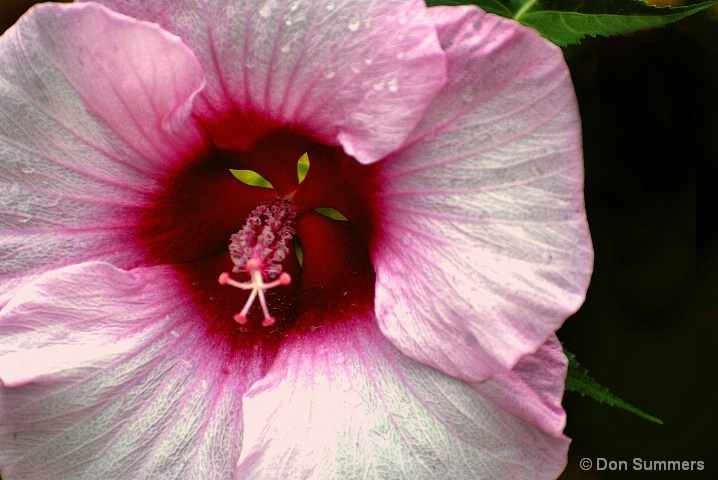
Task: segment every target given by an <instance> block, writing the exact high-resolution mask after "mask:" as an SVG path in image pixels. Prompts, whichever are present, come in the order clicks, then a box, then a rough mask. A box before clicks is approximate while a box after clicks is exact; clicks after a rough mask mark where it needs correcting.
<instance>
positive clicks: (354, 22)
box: [347, 15, 359, 32]
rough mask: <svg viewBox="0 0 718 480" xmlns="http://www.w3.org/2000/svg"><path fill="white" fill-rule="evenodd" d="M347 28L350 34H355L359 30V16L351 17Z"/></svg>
mask: <svg viewBox="0 0 718 480" xmlns="http://www.w3.org/2000/svg"><path fill="white" fill-rule="evenodd" d="M347 28H349V30H351V31H352V32H356V31H357V30H358V29H359V16H358V15H353V16H352V18H350V19H349V23H348V24H347Z"/></svg>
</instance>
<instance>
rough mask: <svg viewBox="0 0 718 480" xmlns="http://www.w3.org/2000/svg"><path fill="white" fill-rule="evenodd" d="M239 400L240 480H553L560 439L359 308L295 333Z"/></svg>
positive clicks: (562, 450)
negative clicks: (427, 359)
mask: <svg viewBox="0 0 718 480" xmlns="http://www.w3.org/2000/svg"><path fill="white" fill-rule="evenodd" d="M364 315H366V316H367V317H372V316H373V315H371V313H370V312H368V313H365V314H364ZM553 381H554V383H555V384H561V383H562V381H563V377H561V376H559V377H555V378H553ZM243 404H244V409H245V412H246V416H245V427H244V434H243V436H244V448H243V450H242V454H241V456H240V460H239V464H238V466H237V470H236V477H235V478H237V479H242V480H245V479H264V478H267V472H271V477H272V478H292V479H314V478H327V479H329V478H362V479H385V478H421V479H429V478H431V479H446V478H451V479H456V480H461V479H466V480H475V479H479V478H480V479H487V480H488V479H497V480H499V479H500V480H511V479H522V480H523V479H527V478H531V479H533V480H540V479H554V478H556V477H557V476H558V474H559V473H560V472H561V471H562V470H563V468H564V466H565V463H566V453H567V450H568V444H569V440H568V439H567V438H566V437H564V436H563V435H560V434H558V435H555V436H554V435H548V434H546V433H544V432H542V431H541V430H540V429H537V428H535V427H534V426H532V425H531V423H527V422H525V421H523V420H522V419H520V418H518V417H515V416H513V415H512V414H511V413H509V412H507V411H506V410H504V409H503V408H502V405H501V404H497V403H495V402H493V401H492V400H490V399H488V398H486V397H484V396H482V395H481V394H478V393H477V392H476V391H475V390H472V388H471V386H470V385H467V384H465V383H464V382H462V381H460V380H457V379H454V378H451V377H449V376H447V375H444V374H442V373H441V372H438V371H436V370H434V369H433V368H430V367H427V366H425V365H422V364H420V363H418V362H416V361H414V360H412V359H410V358H408V357H406V356H404V355H403V354H401V353H400V352H399V351H398V350H396V348H394V347H393V346H392V345H391V344H390V343H389V342H388V341H387V340H386V339H385V338H384V337H383V335H382V334H381V332H380V331H379V330H378V328H377V327H376V324H375V323H374V321H373V319H371V318H362V314H360V313H357V316H355V317H354V318H353V320H352V321H349V322H347V323H345V324H342V325H336V324H334V325H327V326H325V327H324V328H322V329H320V330H317V331H316V332H314V333H307V334H304V335H298V336H293V337H292V338H291V339H290V341H289V342H287V343H286V344H285V346H284V347H283V348H282V350H281V352H280V353H279V355H278V357H277V361H276V363H275V364H274V365H273V367H272V369H271V370H270V371H269V373H268V374H267V376H266V377H264V378H263V379H262V380H260V381H259V382H258V383H256V384H255V385H254V386H253V387H252V388H251V389H250V390H249V391H248V392H247V394H246V395H245V397H244V402H243Z"/></svg>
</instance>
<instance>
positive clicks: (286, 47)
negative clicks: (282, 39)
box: [281, 44, 289, 53]
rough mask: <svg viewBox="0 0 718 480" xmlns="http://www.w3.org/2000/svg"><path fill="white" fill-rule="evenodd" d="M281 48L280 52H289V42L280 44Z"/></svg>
mask: <svg viewBox="0 0 718 480" xmlns="http://www.w3.org/2000/svg"><path fill="white" fill-rule="evenodd" d="M281 50H282V53H287V52H289V44H286V45H282V48H281Z"/></svg>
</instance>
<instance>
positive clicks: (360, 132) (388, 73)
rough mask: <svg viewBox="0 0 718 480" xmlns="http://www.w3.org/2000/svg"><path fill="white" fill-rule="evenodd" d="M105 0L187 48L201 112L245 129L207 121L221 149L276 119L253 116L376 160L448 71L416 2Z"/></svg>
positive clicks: (245, 140)
mask: <svg viewBox="0 0 718 480" xmlns="http://www.w3.org/2000/svg"><path fill="white" fill-rule="evenodd" d="M101 3H103V4H105V5H107V6H109V7H111V8H113V9H116V10H117V11H119V12H123V13H126V14H128V15H132V16H135V17H137V18H142V19H146V20H150V21H155V22H158V23H159V24H160V25H162V26H163V27H164V28H166V29H167V30H169V31H171V32H173V33H175V34H177V35H179V36H180V37H182V39H183V41H184V42H185V43H187V44H188V45H189V46H190V47H191V48H192V49H193V50H194V51H195V53H196V54H197V57H198V58H199V59H200V62H202V66H203V68H204V70H205V71H206V72H207V75H208V79H207V88H206V89H205V91H204V92H203V93H202V97H201V102H199V103H198V106H197V109H196V113H197V115H198V116H199V117H201V118H202V119H204V120H205V121H208V123H210V124H211V123H212V122H215V121H216V120H217V118H218V116H219V117H223V116H224V117H225V118H222V120H221V122H218V123H219V124H220V125H221V124H222V123H226V122H227V121H228V120H227V118H226V117H229V119H230V120H229V121H233V122H236V126H237V128H236V130H238V131H239V130H241V132H239V135H238V134H234V135H231V136H229V135H224V134H223V133H222V132H221V131H213V130H212V128H210V132H211V134H212V137H213V140H214V141H215V142H216V143H217V144H218V145H219V146H220V147H225V148H229V147H242V148H246V147H247V145H250V144H252V143H253V142H254V141H256V140H257V139H259V138H261V137H262V136H263V135H264V134H266V133H267V131H268V129H271V128H272V127H273V126H274V125H264V124H262V123H261V122H256V121H247V120H248V118H253V117H251V115H259V116H269V117H271V118H272V119H273V120H274V121H275V123H277V124H280V125H293V126H301V127H302V128H304V129H307V130H310V131H312V132H314V134H315V135H316V137H317V139H318V140H320V141H321V142H322V143H324V144H327V145H338V144H341V146H342V147H343V148H344V150H345V152H346V153H347V154H349V155H352V156H353V157H355V158H356V159H357V160H359V161H360V162H362V163H369V162H373V161H376V160H378V159H380V158H382V157H383V156H385V155H386V154H388V153H389V152H391V151H392V150H395V149H396V148H398V147H399V146H400V145H401V144H402V143H403V142H404V140H405V139H406V137H407V135H408V134H409V133H410V132H411V130H412V129H413V128H414V126H415V125H416V124H417V122H418V121H419V120H420V119H421V116H422V115H423V113H424V111H425V110H426V107H427V106H428V104H429V103H430V102H431V99H432V98H433V97H434V95H435V94H436V92H437V91H438V90H439V89H440V88H441V86H442V85H443V84H444V82H445V80H446V76H445V57H444V55H443V52H442V51H441V49H440V48H439V44H438V41H437V38H436V30H435V28H434V26H433V24H432V22H431V20H430V18H429V16H428V14H427V9H426V6H425V5H424V2H423V1H421V0H409V1H396V0H356V1H351V2H346V1H342V2H336V1H327V2H318V1H292V2H290V1H266V2H264V1H262V2H258V1H255V0H244V1H232V2H229V1H212V2H200V1H199V0H182V1H175V0H172V1H169V0H164V1H153V2H146V1H144V0H102V2H101ZM248 115H249V116H248ZM247 124H250V125H251V127H250V128H247Z"/></svg>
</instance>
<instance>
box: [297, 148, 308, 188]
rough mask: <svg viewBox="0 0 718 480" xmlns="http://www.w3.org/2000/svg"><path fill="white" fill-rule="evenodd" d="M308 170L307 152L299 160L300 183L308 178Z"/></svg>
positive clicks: (298, 175)
mask: <svg viewBox="0 0 718 480" xmlns="http://www.w3.org/2000/svg"><path fill="white" fill-rule="evenodd" d="M307 172H309V155H307V154H306V153H305V154H304V155H302V156H301V157H299V161H297V178H298V179H299V183H302V182H303V181H304V179H305V178H307Z"/></svg>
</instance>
